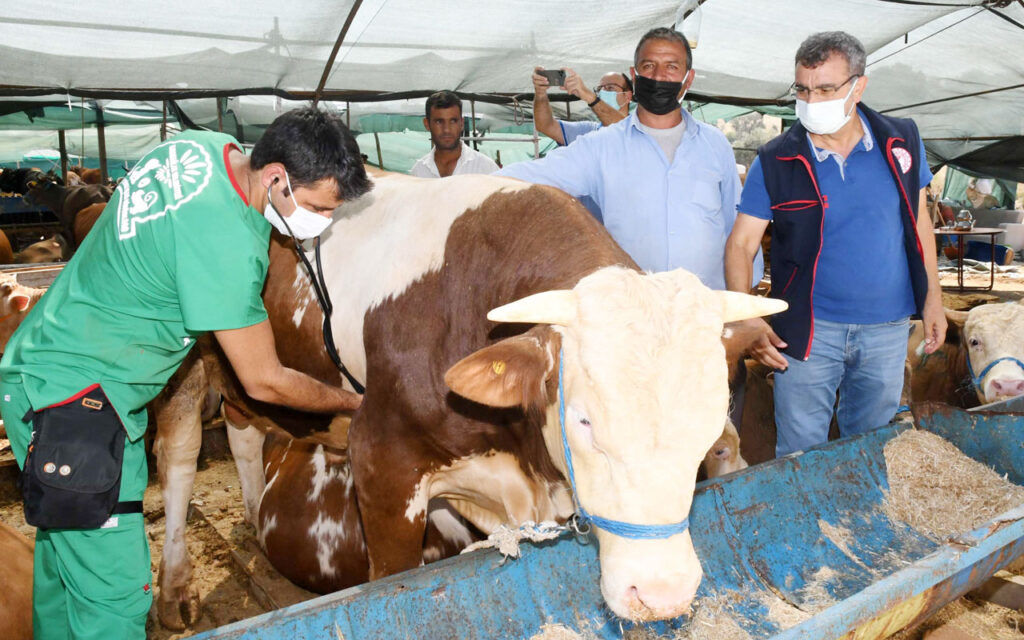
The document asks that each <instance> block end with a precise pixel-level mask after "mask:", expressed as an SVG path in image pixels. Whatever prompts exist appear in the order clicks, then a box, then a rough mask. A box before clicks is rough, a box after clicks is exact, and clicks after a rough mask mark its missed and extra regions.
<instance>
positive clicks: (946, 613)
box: [890, 598, 1024, 640]
mask: <svg viewBox="0 0 1024 640" xmlns="http://www.w3.org/2000/svg"><path fill="white" fill-rule="evenodd" d="M944 626H950V627H955V628H957V629H959V630H961V631H963V632H964V633H966V634H967V635H968V636H970V637H972V638H984V639H985V640H1020V639H1021V638H1022V637H1024V612H1021V611H1014V610H1013V609H1007V608H1005V607H1001V606H999V605H997V604H992V603H991V602H982V601H975V600H973V599H971V598H960V599H959V600H956V601H954V602H951V603H949V604H948V605H946V606H945V607H943V608H942V609H940V610H939V611H938V613H936V614H935V615H934V616H932V617H931V618H929V619H928V620H927V621H925V622H924V623H923V624H921V625H919V626H917V627H916V628H914V629H911V630H909V631H903V632H900V633H897V634H896V635H894V636H891V637H890V640H923V639H924V638H925V636H927V635H928V634H929V632H931V631H934V630H935V629H937V628H939V627H944Z"/></svg>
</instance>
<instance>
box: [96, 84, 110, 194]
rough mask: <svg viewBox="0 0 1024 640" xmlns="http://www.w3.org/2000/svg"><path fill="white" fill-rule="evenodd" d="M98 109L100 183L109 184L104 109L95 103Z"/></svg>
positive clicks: (97, 136)
mask: <svg viewBox="0 0 1024 640" xmlns="http://www.w3.org/2000/svg"><path fill="white" fill-rule="evenodd" d="M94 104H95V107H96V140H97V142H98V143H99V147H100V181H101V182H102V183H103V184H106V183H107V178H108V176H107V135H106V127H105V126H104V124H103V107H101V106H100V103H98V102H97V103H94Z"/></svg>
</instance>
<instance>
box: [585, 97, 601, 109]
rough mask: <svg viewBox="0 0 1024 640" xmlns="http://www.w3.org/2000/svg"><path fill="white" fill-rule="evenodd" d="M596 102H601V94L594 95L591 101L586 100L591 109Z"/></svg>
mask: <svg viewBox="0 0 1024 640" xmlns="http://www.w3.org/2000/svg"><path fill="white" fill-rule="evenodd" d="M598 102H601V96H594V101H593V102H588V103H587V106H588V107H590V108H591V109H593V108H594V105H596V104H597V103H598Z"/></svg>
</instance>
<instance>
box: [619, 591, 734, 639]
mask: <svg viewBox="0 0 1024 640" xmlns="http://www.w3.org/2000/svg"><path fill="white" fill-rule="evenodd" d="M622 637H623V640H750V634H748V633H747V632H746V631H744V630H743V629H742V628H741V627H740V626H739V625H738V624H736V621H735V620H733V619H732V618H731V617H730V616H729V614H728V613H726V612H725V610H724V607H723V606H722V604H721V602H717V601H716V599H715V598H701V599H699V600H697V601H696V602H695V603H694V605H693V609H691V613H690V624H689V625H687V627H686V628H685V629H676V630H675V631H673V632H671V633H669V634H666V635H658V634H657V633H655V632H654V631H652V630H650V629H647V628H645V627H636V628H633V629H630V630H628V631H626V633H625V634H623V636H622Z"/></svg>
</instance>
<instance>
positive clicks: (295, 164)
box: [249, 107, 371, 200]
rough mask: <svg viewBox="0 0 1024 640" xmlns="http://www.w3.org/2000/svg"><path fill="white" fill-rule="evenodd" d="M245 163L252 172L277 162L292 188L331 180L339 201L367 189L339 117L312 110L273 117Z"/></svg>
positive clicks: (367, 182)
mask: <svg viewBox="0 0 1024 640" xmlns="http://www.w3.org/2000/svg"><path fill="white" fill-rule="evenodd" d="M249 161H250V164H251V166H252V168H253V169H262V168H263V167H265V166H267V165H268V164H270V163H271V162H280V163H281V164H283V165H284V168H285V170H286V171H287V172H288V178H289V180H291V183H292V187H300V186H301V187H310V186H312V185H314V184H316V183H317V182H320V181H321V180H334V182H335V184H336V185H337V194H338V197H339V198H341V199H342V200H354V199H355V198H358V197H359V196H361V195H363V194H365V193H366V192H367V191H369V190H370V187H371V185H370V180H369V178H367V177H366V169H364V168H363V163H362V160H361V159H360V156H359V145H358V144H356V139H355V138H354V137H353V136H352V132H350V131H349V130H348V127H346V126H345V123H344V122H342V121H341V118H339V117H338V116H336V115H334V114H331V113H327V112H326V111H321V110H320V109H317V108H316V107H303V108H301V109H295V110H293V111H287V112H285V113H282V114H281V115H279V116H277V117H276V118H274V121H273V122H272V123H270V126H269V127H267V130H266V131H265V132H264V133H263V136H262V137H261V138H260V139H259V140H257V141H256V144H255V146H253V148H252V155H251V156H250V158H249Z"/></svg>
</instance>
